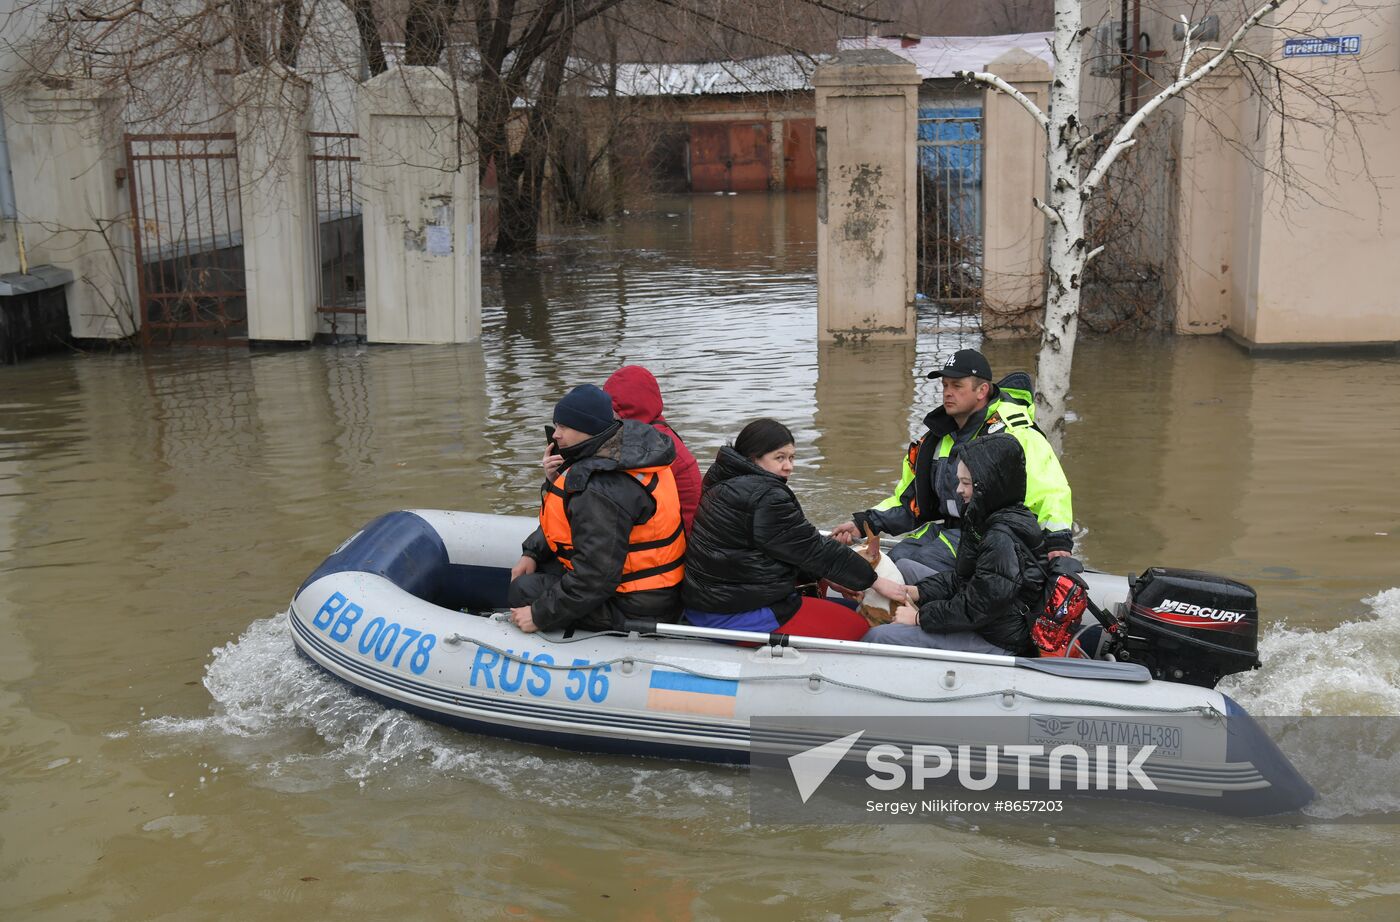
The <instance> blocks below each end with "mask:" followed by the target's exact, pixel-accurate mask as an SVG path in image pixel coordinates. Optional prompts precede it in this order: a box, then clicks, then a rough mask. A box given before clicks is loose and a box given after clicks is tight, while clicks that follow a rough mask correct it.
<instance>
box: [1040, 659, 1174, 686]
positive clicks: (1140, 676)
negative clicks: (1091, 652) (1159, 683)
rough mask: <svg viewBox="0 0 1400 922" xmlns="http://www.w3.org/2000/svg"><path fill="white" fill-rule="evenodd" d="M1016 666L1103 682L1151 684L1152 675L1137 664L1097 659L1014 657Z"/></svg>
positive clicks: (1071, 677) (1069, 677)
mask: <svg viewBox="0 0 1400 922" xmlns="http://www.w3.org/2000/svg"><path fill="white" fill-rule="evenodd" d="M1016 666H1017V667H1018V668H1021V669H1034V670H1035V671H1036V672H1044V673H1047V674H1049V675H1054V676H1061V677H1063V678H1067V679H1098V680H1101V681H1105V682H1151V681H1152V673H1150V672H1148V671H1147V667H1146V666H1143V665H1141V664H1139V663H1112V662H1105V661H1104V660H1097V659H1065V658H1063V657H1059V656H1049V657H1044V658H1040V659H1031V658H1030V657H1026V656H1018V657H1016Z"/></svg>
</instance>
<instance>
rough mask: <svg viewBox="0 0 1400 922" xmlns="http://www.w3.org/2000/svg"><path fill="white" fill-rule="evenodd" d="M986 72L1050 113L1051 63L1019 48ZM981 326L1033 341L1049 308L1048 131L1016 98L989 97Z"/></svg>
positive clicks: (984, 110)
mask: <svg viewBox="0 0 1400 922" xmlns="http://www.w3.org/2000/svg"><path fill="white" fill-rule="evenodd" d="M987 70H988V71H990V72H991V73H993V74H996V75H997V76H998V77H1001V78H1002V79H1003V80H1005V81H1007V82H1008V83H1010V84H1011V85H1012V86H1014V87H1016V88H1017V89H1018V90H1020V91H1021V92H1022V93H1024V94H1025V95H1026V96H1028V97H1029V98H1030V99H1031V101H1032V102H1034V103H1035V104H1036V105H1037V106H1039V107H1040V110H1041V111H1042V112H1045V111H1047V110H1048V108H1049V104H1050V101H1049V94H1050V78H1051V71H1050V66H1049V65H1048V64H1046V63H1045V62H1044V61H1042V60H1041V59H1040V58H1038V57H1036V56H1035V55H1033V54H1031V53H1030V52H1028V51H1022V50H1021V49H1019V48H1013V49H1011V50H1010V51H1008V52H1006V53H1005V54H1003V55H1002V56H1001V57H999V58H997V59H996V60H995V61H993V62H992V63H990V64H988V65H987ZM982 144H983V161H982V163H983V170H982V215H983V217H982V221H983V230H982V329H983V331H984V332H985V333H986V334H987V335H988V336H994V337H995V336H1031V335H1035V333H1036V332H1037V331H1038V330H1039V327H1038V326H1037V324H1038V322H1039V321H1040V320H1041V319H1042V318H1043V316H1044V311H1045V216H1044V215H1043V214H1041V213H1040V211H1039V210H1037V209H1036V207H1035V205H1034V204H1032V202H1031V199H1033V198H1039V199H1040V200H1042V201H1044V200H1045V132H1044V131H1043V130H1042V129H1041V127H1040V126H1039V125H1038V124H1036V122H1035V120H1034V119H1032V118H1031V117H1030V114H1029V113H1027V112H1026V110H1025V109H1023V108H1022V107H1021V105H1020V103H1018V102H1016V100H1014V99H1012V98H1011V97H1009V96H1006V95H1004V94H1002V93H996V92H992V91H987V92H985V93H983V94H982Z"/></svg>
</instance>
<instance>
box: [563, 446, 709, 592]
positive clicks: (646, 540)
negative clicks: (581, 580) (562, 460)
mask: <svg viewBox="0 0 1400 922" xmlns="http://www.w3.org/2000/svg"><path fill="white" fill-rule="evenodd" d="M624 473H626V474H627V475H629V476H631V477H635V478H637V482H638V483H640V484H641V485H642V488H643V489H644V490H646V491H647V493H648V494H650V496H651V498H652V500H653V501H654V502H655V503H656V511H655V512H654V513H652V515H651V518H649V519H647V520H646V521H644V522H640V523H638V524H637V525H634V526H632V532H631V534H630V535H628V537H627V559H626V560H625V561H624V562H623V565H622V582H621V583H619V584H618V587H617V591H618V592H641V591H643V590H646V589H663V588H665V587H667V586H675V585H678V584H679V583H680V581H681V577H682V576H684V575H685V560H684V557H685V529H684V528H683V527H682V523H681V502H680V498H679V496H678V495H677V493H676V478H675V477H674V476H672V474H671V466H670V465H668V464H663V465H660V466H658V467H639V468H634V469H632V470H629V471H625V472H624ZM564 477H565V472H561V473H560V474H559V476H558V477H555V478H554V480H553V481H552V482H549V483H546V484H545V486H544V497H543V501H542V502H541V503H540V530H541V532H543V534H544V539H545V541H546V542H547V543H548V544H549V549H550V550H551V551H553V552H554V556H555V557H557V558H558V559H559V562H560V563H562V564H563V565H564V567H565V568H566V569H569V570H572V569H573V568H574V562H573V554H574V530H573V526H572V525H571V524H570V522H569V515H568V511H567V509H566V507H565V504H564V495H565V494H564Z"/></svg>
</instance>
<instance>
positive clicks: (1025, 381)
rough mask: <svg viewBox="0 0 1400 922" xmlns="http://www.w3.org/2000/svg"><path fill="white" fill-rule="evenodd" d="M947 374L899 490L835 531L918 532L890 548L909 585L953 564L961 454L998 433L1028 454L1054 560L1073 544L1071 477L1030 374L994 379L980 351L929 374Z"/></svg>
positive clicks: (1032, 496) (958, 355)
mask: <svg viewBox="0 0 1400 922" xmlns="http://www.w3.org/2000/svg"><path fill="white" fill-rule="evenodd" d="M928 377H930V378H942V379H943V405H942V406H941V407H938V408H937V409H935V410H934V411H933V412H931V413H929V414H928V416H926V417H924V425H925V426H927V427H928V432H926V433H925V434H924V436H923V438H921V439H919V440H918V441H917V442H914V443H912V444H910V446H909V451H908V452H907V453H906V455H905V457H904V463H903V469H902V473H901V476H900V479H899V484H898V485H897V486H896V487H895V490H894V495H893V496H891V497H889V498H888V499H886V500H884V501H883V502H881V503H880V504H879V505H877V506H875V507H874V508H873V509H867V510H865V511H864V512H857V513H856V514H855V515H854V516H852V519H851V521H849V522H845V523H843V524H841V525H838V526H837V527H836V528H835V529H833V530H832V536H833V537H835V538H837V539H838V540H840V541H844V542H846V543H847V544H849V543H851V542H852V541H855V540H856V539H858V538H860V537H861V536H863V535H864V534H865V530H866V527H867V526H869V528H870V530H871V531H872V532H874V533H875V534H881V533H883V534H889V535H902V534H905V533H908V532H912V534H911V535H910V536H909V537H908V538H905V539H904V540H903V541H901V542H899V543H898V544H896V545H895V546H894V547H893V548H891V549H890V552H889V555H890V559H892V560H894V561H895V562H896V564H897V565H898V566H899V570H900V572H901V573H902V574H903V575H904V579H905V582H907V583H910V584H911V585H912V584H915V583H917V582H918V581H919V580H921V579H924V578H925V577H928V576H930V575H932V574H934V573H939V572H943V571H946V570H951V569H953V566H954V564H955V563H956V561H957V553H958V538H959V535H960V525H961V518H962V511H963V507H962V501H961V500H960V499H959V497H958V478H957V452H958V449H959V448H960V446H962V445H965V444H967V443H968V442H971V441H972V440H973V439H976V438H979V437H981V436H984V435H989V434H991V433H995V432H1006V433H1009V434H1010V435H1012V436H1013V437H1015V439H1016V441H1018V442H1019V443H1020V444H1021V448H1022V450H1023V451H1024V452H1025V455H1026V505H1027V506H1028V507H1029V508H1030V510H1031V512H1033V513H1035V517H1036V520H1037V521H1038V522H1039V523H1040V527H1041V528H1042V529H1043V530H1044V532H1045V545H1044V547H1045V550H1046V551H1048V556H1050V557H1052V558H1053V557H1067V556H1069V553H1070V551H1071V550H1072V549H1073V540H1072V535H1071V531H1070V529H1071V525H1072V524H1073V522H1074V511H1073V507H1072V505H1071V500H1070V490H1069V482H1068V481H1066V480H1065V472H1064V470H1062V469H1061V467H1060V460H1059V459H1058V458H1056V457H1055V450H1054V449H1053V448H1051V447H1050V443H1049V441H1047V440H1046V438H1045V436H1044V434H1042V433H1041V431H1040V430H1039V429H1037V428H1036V426H1035V403H1034V400H1033V397H1032V395H1031V392H1030V387H1031V380H1030V376H1029V375H1027V374H1025V373H1024V372H1016V373H1014V374H1011V375H1008V376H1007V377H1006V378H1004V379H1002V381H1001V382H1000V383H999V384H993V383H992V366H991V364H990V363H988V361H987V357H986V356H984V355H983V354H982V353H980V352H978V351H977V350H976V349H959V350H958V351H957V352H955V353H954V354H953V356H952V357H951V358H949V359H948V361H947V362H945V363H944V365H943V367H942V368H940V369H937V370H936V371H931V372H929V374H928Z"/></svg>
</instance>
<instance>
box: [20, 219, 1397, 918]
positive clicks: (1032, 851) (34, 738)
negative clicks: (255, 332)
mask: <svg viewBox="0 0 1400 922" xmlns="http://www.w3.org/2000/svg"><path fill="white" fill-rule="evenodd" d="M814 220H815V219H814V208H813V205H812V200H811V199H810V197H802V196H791V197H786V198H783V197H772V198H770V197H768V196H761V195H759V196H721V197H696V198H673V199H661V200H657V201H654V202H651V203H649V204H648V205H647V206H646V207H644V208H641V209H634V213H633V214H631V215H629V216H628V217H627V218H626V220H625V221H624V222H622V223H619V224H615V225H611V226H608V227H603V228H593V229H587V230H583V231H578V232H570V233H567V234H564V235H561V236H559V237H558V238H556V239H553V240H551V241H550V243H549V246H548V247H547V248H546V250H545V252H543V253H542V254H540V255H539V256H537V257H533V258H530V259H526V260H518V261H514V262H511V263H509V264H501V263H493V264H490V265H488V266H487V267H486V269H485V272H484V276H485V285H484V288H485V291H486V302H487V307H486V310H485V312H484V323H483V336H482V341H481V343H480V344H474V345H469V346H443V347H411V348H410V347H389V346H382V347H374V348H365V347H354V346H351V347H340V348H317V349H312V350H307V351H299V352H286V353H277V354H260V355H252V356H250V355H247V354H243V353H239V352H231V353H225V352H215V351H201V352H194V353H167V354H153V355H145V356H142V355H84V356H59V357H55V358H48V359H43V360H39V361H32V362H29V363H27V364H24V365H21V366H18V367H12V368H4V369H0V727H3V742H0V911H3V913H4V915H5V917H6V918H10V919H19V918H25V919H31V918H32V919H222V918H259V919H306V918H325V917H329V916H331V915H332V914H334V915H335V916H337V917H342V918H370V917H374V918H383V917H385V916H388V915H391V914H392V915H394V916H397V917H400V918H445V917H458V918H505V919H525V918H558V917H580V918H623V919H687V918H697V919H704V918H738V917H741V916H742V917H750V916H763V917H772V918H795V919H796V918H801V919H828V918H866V919H885V918H898V919H919V918H932V917H939V916H944V915H948V914H954V915H961V916H963V917H966V918H984V917H1011V916H1015V917H1021V918H1047V917H1083V916H1107V917H1115V918H1164V917H1196V916H1212V917H1216V916H1226V917H1241V918H1258V917H1270V916H1277V915H1278V914H1279V913H1284V912H1286V913H1290V914H1294V913H1301V914H1305V915H1308V916H1320V915H1323V914H1330V913H1334V912H1345V913H1347V914H1349V915H1351V916H1354V917H1369V918H1394V917H1395V916H1396V915H1397V913H1400V872H1397V871H1396V870H1395V861H1394V858H1395V855H1396V850H1395V849H1396V846H1395V842H1396V839H1395V836H1394V833H1393V832H1392V830H1393V829H1395V828H1396V827H1394V826H1393V825H1390V826H1387V825H1384V824H1375V823H1372V824H1361V825H1324V826H1316V827H1307V826H1305V827H1297V828H1292V827H1282V828H1279V827H1272V826H1268V827H1266V826H1260V825H1257V824H1249V823H1238V822H1229V821H1225V820H1221V819H1219V818H1216V817H1211V816H1207V815H1204V814H1203V815H1201V816H1200V818H1199V820H1198V821H1192V822H1188V823H1186V824H1185V825H1180V824H1172V825H1165V826H1160V827H1159V826H1156V825H1154V824H1152V823H1150V822H1145V823H1139V822H1132V821H1124V822H1122V823H1119V824H1116V825H1105V826H1098V827H1093V828H1062V829H1057V828H1055V826H1054V824H1053V823H1031V824H1026V823H1021V824H1016V825H999V824H997V823H995V822H981V823H974V822H968V821H966V820H963V819H958V818H948V819H944V820H939V821H937V822H933V823H930V824H925V825H919V826H861V827H798V826H793V827H757V826H752V825H750V824H749V822H748V815H747V807H746V796H747V782H746V777H745V774H744V773H743V772H742V771H741V770H736V769H732V768H722V767H713V766H705V765H697V764H686V763H669V762H658V761H648V760H640V759H624V758H612V757H596V756H583V755H574V754H569V753H562V752H558V751H555V750H550V749H545V748H539V747H532V746H525V745H518V744H513V743H506V742H502V741H498V740H494V739H487V738H482V737H477V736H471V735H466V734H462V733H457V732H454V731H448V730H445V729H442V728H440V727H437V726H435V725H432V724H429V723H426V722H424V721H421V720H418V719H416V718H413V717H409V716H406V715H403V714H401V713H399V712H396V711H392V710H387V709H385V708H383V707H381V706H379V705H377V704H374V703H372V702H368V701H365V700H363V699H361V698H358V697H356V696H353V695H351V694H349V693H347V692H346V691H345V689H344V688H343V687H342V686H340V685H338V684H337V683H335V682H334V681H332V680H329V679H327V678H325V677H324V676H322V675H320V674H319V673H317V672H316V671H315V670H314V669H313V668H312V667H311V666H310V665H308V664H307V663H305V662H304V661H301V660H299V659H297V658H296V657H295V656H293V655H292V646H291V642H290V640H289V638H288V635H287V628H286V624H285V621H284V620H283V619H282V618H280V617H279V615H278V613H279V612H281V611H283V610H284V609H285V607H286V605H287V602H288V600H289V598H290V596H291V593H292V592H293V590H294V589H295V588H296V586H297V585H298V584H299V583H300V582H301V580H302V579H303V578H304V577H305V576H306V575H307V574H308V573H309V572H310V571H311V570H312V569H313V568H314V567H315V566H316V564H317V563H319V562H320V560H321V559H323V558H324V557H325V555H326V554H327V553H328V552H329V551H330V550H332V549H333V548H334V547H335V546H336V545H338V544H339V543H340V542H341V541H342V540H343V539H344V538H346V537H347V536H348V535H350V534H351V533H352V532H353V531H354V530H355V529H357V528H358V527H359V526H361V525H362V524H363V523H365V522H366V521H368V520H369V519H371V518H373V517H375V516H377V515H379V514H381V513H383V512H385V511H388V510H392V509H397V508H411V507H444V508H462V509H475V510H495V511H499V512H509V513H529V512H531V511H532V510H533V507H534V504H535V503H536V501H537V492H536V488H537V473H538V468H537V462H538V457H539V448H540V445H539V441H540V436H539V435H538V433H539V431H540V427H541V425H542V424H543V423H544V422H546V421H547V419H548V413H549V408H550V406H551V404H552V401H553V399H554V398H555V397H556V396H557V395H558V394H559V393H561V392H562V390H563V389H565V388H566V387H568V386H570V385H572V384H574V383H578V382H581V381H595V382H601V380H602V379H603V378H604V377H605V376H606V375H607V374H608V373H609V372H610V371H611V370H612V369H613V368H615V367H616V366H618V365H619V364H622V363H625V362H641V363H644V364H647V365H648V366H650V367H651V368H652V369H653V370H654V371H655V372H656V373H657V375H658V377H659V378H660V379H661V381H662V383H663V387H664V389H665V392H666V394H667V397H668V401H667V406H668V417H669V418H670V419H671V421H672V423H673V424H674V425H675V427H676V428H677V429H678V430H679V431H680V432H681V433H682V435H683V436H684V437H685V438H686V439H687V440H688V442H689V443H690V445H691V447H692V448H693V449H694V450H695V452H696V454H697V455H698V456H701V458H702V462H703V461H705V460H706V459H707V458H708V457H710V456H712V455H713V452H714V451H715V449H716V448H717V447H718V446H719V445H720V444H721V443H722V442H723V440H725V439H726V438H729V437H732V435H733V434H734V433H735V432H736V431H737V430H738V428H739V427H740V426H741V425H742V424H743V423H744V422H745V421H746V420H748V419H750V418H752V417H754V416H757V415H773V416H776V417H778V418H780V419H783V420H785V421H786V422H788V424H789V425H790V426H791V427H792V428H793V430H794V432H796V433H797V437H798V442H799V445H798V452H799V465H798V470H797V473H796V474H795V476H794V480H793V483H794V486H795V488H796V489H797V490H798V493H799V495H800V496H801V497H802V500H803V502H804V504H805V506H806V509H807V511H808V513H809V515H810V516H811V517H812V518H813V519H814V520H816V521H818V522H819V523H822V524H824V525H830V524H834V523H835V522H837V521H839V520H840V519H841V518H843V517H844V516H845V515H846V514H847V513H849V512H850V511H852V510H854V509H858V508H864V507H865V506H866V505H868V504H871V503H873V502H874V501H876V500H877V499H879V498H881V497H882V496H884V495H885V494H886V492H887V491H888V489H889V487H890V486H891V485H892V483H893V480H894V477H895V472H896V467H897V464H898V461H899V457H900V455H901V452H902V451H903V448H904V445H905V443H906V441H907V439H908V438H909V436H910V433H911V432H912V431H913V430H914V427H915V426H916V425H917V421H918V419H919V418H921V417H922V415H923V413H924V412H925V411H926V410H927V409H929V408H931V407H932V406H933V405H935V400H936V397H937V391H936V386H935V385H934V384H933V383H932V382H928V381H925V380H923V379H922V378H920V377H917V376H916V374H915V372H916V371H919V370H923V369H927V368H929V367H932V366H933V365H935V364H936V363H937V361H938V359H939V357H940V356H943V355H945V354H946V353H948V352H950V351H952V350H953V349H955V348H958V347H959V346H960V345H962V344H964V343H967V342H974V343H975V342H976V341H977V340H976V337H975V335H973V334H970V333H960V332H957V331H956V330H955V329H954V327H956V322H955V321H953V320H949V319H947V318H942V319H940V318H938V317H937V316H935V315H934V314H932V313H931V312H926V313H925V315H924V316H923V317H922V324H923V332H922V333H921V335H920V337H919V339H918V341H917V342H916V343H913V344H908V345H894V346H879V347H864V348H853V347H819V346H818V345H817V343H816V337H815V300H816V291H815V282H814V276H815V239H814V234H813V227H814ZM986 351H987V352H988V354H989V356H990V357H991V360H992V362H993V365H994V367H995V368H996V369H997V370H998V371H1003V370H1008V371H1009V370H1012V369H1014V368H1016V367H1033V354H1032V350H1031V348H1030V347H1029V346H1027V345H1024V344H1014V343H1013V344H1001V343H992V344H988V345H987V347H986ZM1074 394H1075V397H1074V401H1073V403H1072V408H1073V412H1074V416H1075V419H1074V421H1073V423H1072V424H1071V425H1070V427H1069V431H1068V436H1067V439H1066V445H1065V453H1064V465H1065V468H1066V470H1067V472H1068V474H1069V477H1070V480H1071V483H1072V484H1073V487H1074V491H1075V514H1076V519H1077V520H1078V521H1079V522H1080V523H1081V525H1082V527H1083V533H1082V535H1081V537H1080V544H1081V551H1082V555H1083V556H1084V557H1085V558H1086V559H1087V560H1088V561H1089V562H1091V563H1092V564H1094V565H1097V566H1099V567H1102V568H1104V569H1108V570H1112V571H1115V572H1128V571H1130V570H1137V569H1141V568H1142V567H1144V566H1146V565H1149V564H1154V563H1161V564H1171V565H1176V566H1187V567H1196V568H1202V569H1207V570H1213V571H1217V572H1221V573H1225V574H1228V575H1231V576H1234V577H1237V578H1240V579H1243V580H1245V581H1247V582H1250V583H1252V584H1253V585H1254V586H1255V587H1256V588H1257V589H1258V590H1259V593H1260V600H1261V602H1260V604H1261V609H1262V611H1263V616H1264V619H1265V624H1266V626H1265V632H1264V634H1265V636H1264V642H1263V649H1264V656H1265V660H1266V664H1265V667H1264V669H1262V670H1261V671H1259V672H1258V673H1254V674H1252V675H1249V676H1243V677H1237V678H1236V679H1232V680H1230V686H1229V690H1230V692H1231V694H1232V695H1234V696H1235V697H1236V698H1238V699H1239V700H1240V701H1241V702H1242V703H1244V704H1245V706H1246V707H1248V708H1250V709H1251V710H1252V711H1255V712H1261V713H1284V714H1294V713H1328V714H1363V715H1379V714H1400V640H1397V634H1398V633H1400V632H1398V631H1397V628H1400V588H1397V587H1400V477H1398V476H1397V473H1400V464H1398V463H1397V458H1400V422H1398V421H1397V420H1400V416H1397V414H1396V412H1395V409H1394V408H1395V407H1396V406H1400V362H1397V361H1396V360H1394V359H1360V358H1354V357H1329V358H1307V359H1283V360H1280V359H1251V358H1248V357H1246V356H1245V355H1243V354H1242V353H1241V352H1240V351H1238V350H1237V349H1235V348H1234V347H1233V346H1231V345H1230V344H1229V343H1227V342H1225V341H1223V340H1221V339H1216V338H1210V339H1169V338H1143V339H1130V340H1114V341H1098V342H1093V341H1091V342H1086V343H1084V344H1083V345H1082V346H1081V349H1080V352H1079V355H1078V357H1077V361H1076V366H1075V378H1074ZM1389 767H1393V763H1392V764H1391V765H1390V766H1389ZM1381 768H1383V769H1388V767H1387V766H1386V765H1384V764H1383V765H1382V766H1381ZM1394 787H1396V788H1400V785H1396V786H1394ZM1368 796H1369V795H1368ZM1373 809H1375V805H1374V804H1372V803H1370V802H1368V801H1366V799H1365V797H1364V796H1361V795H1357V796H1356V797H1355V798H1353V801H1348V800H1347V798H1346V796H1344V795H1338V796H1336V797H1333V798H1332V799H1331V801H1329V802H1328V803H1326V804H1324V805H1323V807H1322V808H1321V810H1322V811H1323V813H1325V814H1327V815H1348V814H1357V813H1367V812H1370V811H1371V810H1373ZM1388 809H1400V808H1397V807H1396V806H1395V805H1393V804H1392V805H1391V806H1390V807H1389V808H1388ZM1329 811H1330V812H1329Z"/></svg>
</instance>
